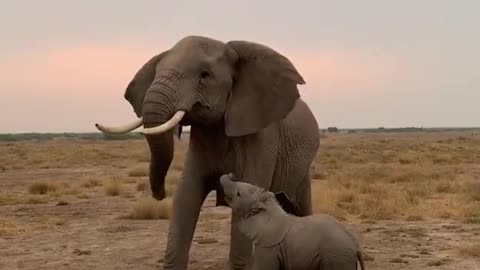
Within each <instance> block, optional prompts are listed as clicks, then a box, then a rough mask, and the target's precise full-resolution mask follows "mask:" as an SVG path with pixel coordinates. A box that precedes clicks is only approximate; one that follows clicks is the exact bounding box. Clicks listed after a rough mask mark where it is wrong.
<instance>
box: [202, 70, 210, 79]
mask: <svg viewBox="0 0 480 270" xmlns="http://www.w3.org/2000/svg"><path fill="white" fill-rule="evenodd" d="M207 77H210V73H209V72H208V71H206V70H204V71H202V73H200V78H202V79H205V78H207Z"/></svg>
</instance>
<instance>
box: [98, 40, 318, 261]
mask: <svg viewBox="0 0 480 270" xmlns="http://www.w3.org/2000/svg"><path fill="white" fill-rule="evenodd" d="M303 83H305V82H304V80H303V78H302V77H301V76H300V74H299V73H298V72H297V70H296V69H295V67H294V66H293V64H292V63H291V62H290V61H289V60H288V59H287V58H286V57H284V56H283V55H281V54H280V53H278V52H276V51H275V50H273V49H271V48H269V47H266V46H264V45H261V44H256V43H251V42H246V41H230V42H227V43H223V42H221V41H218V40H214V39H210V38H206V37H199V36H189V37H185V38H184V39H182V40H180V41H179V42H178V43H176V44H175V45H174V46H173V47H172V48H171V49H169V50H167V51H165V52H163V53H160V54H159V55H156V56H154V57H153V58H151V59H150V60H149V61H148V62H147V63H146V64H144V66H143V67H142V68H141V69H140V70H139V71H138V72H137V74H136V75H135V76H134V78H133V79H132V81H131V82H130V84H129V85H128V87H127V89H126V92H125V95H124V97H125V98H126V99H127V100H128V101H129V102H130V104H131V105H132V107H133V109H134V111H135V113H136V114H137V116H138V117H140V118H139V120H137V121H135V122H133V123H130V124H127V125H125V126H122V127H106V126H103V125H99V124H97V125H96V126H97V128H98V129H100V130H101V131H103V132H109V133H122V132H128V131H131V130H133V129H135V128H138V127H140V126H141V125H142V124H143V127H144V129H143V134H145V137H146V139H147V142H148V145H149V148H150V151H151V161H150V184H151V190H152V193H153V196H154V197H155V198H156V199H159V200H160V199H163V198H164V197H165V189H164V180H165V175H166V173H167V170H168V167H169V166H170V163H171V161H172V157H173V136H174V134H173V133H174V132H173V129H174V127H175V126H177V125H180V126H184V125H190V126H191V131H190V142H189V150H188V154H187V159H186V163H185V166H184V167H185V169H184V171H183V176H182V179H181V181H180V182H179V183H178V188H177V191H176V193H175V195H174V200H173V206H172V207H173V214H172V217H171V221H170V228H169V233H168V243H167V248H166V251H165V259H164V269H186V267H187V263H188V253H189V250H190V245H191V242H192V238H193V233H194V230H195V226H196V223H197V220H198V216H199V212H200V208H201V206H202V203H203V201H204V200H205V197H206V196H207V194H208V193H209V192H210V191H212V190H216V191H217V205H226V203H225V201H224V199H223V195H222V189H221V188H220V185H219V177H220V175H222V174H225V173H230V172H233V173H234V174H236V175H237V176H238V178H239V179H244V181H250V182H251V183H252V184H255V185H258V186H261V187H263V188H265V189H268V190H270V191H273V192H283V193H284V195H286V196H283V197H287V198H289V199H290V200H291V201H292V202H293V205H295V206H296V207H295V210H294V212H295V213H294V214H296V215H299V216H305V215H309V214H311V212H312V207H311V189H310V188H311V187H310V179H309V167H310V165H311V163H312V160H313V158H314V156H315V154H316V152H317V149H318V146H319V129H318V125H317V122H316V120H315V118H314V116H313V114H312V112H311V111H310V109H309V108H308V106H307V105H306V104H305V102H304V101H302V100H301V99H300V95H299V93H298V89H297V84H303ZM235 222H236V217H235V216H232V222H231V224H232V228H231V243H230V256H229V266H230V268H231V269H243V268H245V267H246V266H247V265H248V263H249V262H250V258H251V242H250V241H249V240H247V239H246V238H245V237H244V236H243V235H242V234H241V233H239V231H238V229H237V228H236V226H234V224H235Z"/></svg>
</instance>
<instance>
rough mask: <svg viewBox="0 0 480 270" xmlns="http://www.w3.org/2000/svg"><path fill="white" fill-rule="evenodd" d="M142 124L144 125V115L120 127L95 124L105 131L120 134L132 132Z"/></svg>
mask: <svg viewBox="0 0 480 270" xmlns="http://www.w3.org/2000/svg"><path fill="white" fill-rule="evenodd" d="M142 125H143V117H140V118H138V119H137V120H135V121H133V122H131V123H128V124H126V125H123V126H119V127H107V126H104V125H102V124H98V123H96V124H95V127H96V128H97V129H98V130H100V131H101V132H104V133H110V134H120V133H127V132H130V131H132V130H134V129H137V128H139V127H141V126H142Z"/></svg>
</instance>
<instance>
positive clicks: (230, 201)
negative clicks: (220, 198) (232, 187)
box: [224, 194, 232, 205]
mask: <svg viewBox="0 0 480 270" xmlns="http://www.w3.org/2000/svg"><path fill="white" fill-rule="evenodd" d="M224 199H225V202H226V203H227V204H228V205H230V204H231V203H232V196H230V195H227V194H225V196H224Z"/></svg>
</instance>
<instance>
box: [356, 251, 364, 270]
mask: <svg viewBox="0 0 480 270" xmlns="http://www.w3.org/2000/svg"><path fill="white" fill-rule="evenodd" d="M357 258H358V262H359V263H360V268H361V269H362V270H365V263H364V261H363V253H362V251H357Z"/></svg>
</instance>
